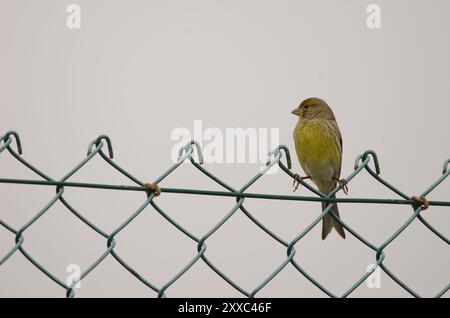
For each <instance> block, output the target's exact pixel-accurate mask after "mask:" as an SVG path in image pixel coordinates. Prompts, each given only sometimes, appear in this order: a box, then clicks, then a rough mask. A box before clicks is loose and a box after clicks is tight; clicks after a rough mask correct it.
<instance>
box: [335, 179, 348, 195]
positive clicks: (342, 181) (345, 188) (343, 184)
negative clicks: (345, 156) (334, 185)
mask: <svg viewBox="0 0 450 318" xmlns="http://www.w3.org/2000/svg"><path fill="white" fill-rule="evenodd" d="M333 180H336V181H337V182H338V183H339V186H340V187H341V188H342V191H344V193H345V194H348V183H347V180H345V179H339V178H337V177H333Z"/></svg>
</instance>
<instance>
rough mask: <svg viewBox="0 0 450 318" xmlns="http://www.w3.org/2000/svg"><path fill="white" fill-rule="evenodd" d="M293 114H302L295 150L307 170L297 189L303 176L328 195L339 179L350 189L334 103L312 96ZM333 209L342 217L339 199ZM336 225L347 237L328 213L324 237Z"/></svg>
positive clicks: (323, 225)
mask: <svg viewBox="0 0 450 318" xmlns="http://www.w3.org/2000/svg"><path fill="white" fill-rule="evenodd" d="M292 114H294V115H296V116H298V117H299V120H298V123H297V125H296V126H295V129H294V141H295V150H296V152H297V157H298V160H299V162H300V165H301V166H302V168H303V170H304V171H305V173H306V177H300V176H299V175H296V176H295V178H294V191H295V190H296V189H297V187H298V185H299V184H300V179H301V180H304V179H311V180H312V181H313V182H314V183H315V184H316V185H317V187H318V189H319V191H320V192H322V193H323V194H325V195H328V194H329V193H330V192H331V191H332V190H333V188H334V187H335V186H336V184H337V183H339V184H340V185H341V187H342V189H343V190H344V192H345V193H347V184H346V181H345V180H340V179H339V178H340V174H341V163H342V137H341V132H340V131H339V127H338V125H337V122H336V118H335V117H334V114H333V111H332V110H331V108H330V106H328V104H327V103H326V102H325V101H324V100H322V99H320V98H308V99H305V100H304V101H303V102H302V103H301V104H300V106H298V107H297V108H296V109H294V110H293V111H292ZM295 183H297V184H296V185H295ZM327 205H328V203H327V202H322V210H324V209H325V208H326V207H327ZM331 211H332V212H333V213H334V214H335V215H336V216H337V217H338V218H339V210H338V207H337V204H336V203H334V204H333V207H332V208H331ZM333 228H335V229H336V231H337V232H338V233H339V235H340V236H341V237H342V238H344V239H345V232H344V229H343V228H342V225H341V224H340V223H339V222H338V221H337V220H335V219H334V218H333V216H332V215H331V214H330V213H328V214H327V215H325V217H324V218H323V220H322V239H323V240H324V239H325V238H326V237H327V235H328V234H329V233H330V232H331V230H332V229H333Z"/></svg>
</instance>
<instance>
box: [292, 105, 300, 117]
mask: <svg viewBox="0 0 450 318" xmlns="http://www.w3.org/2000/svg"><path fill="white" fill-rule="evenodd" d="M291 114H293V115H296V116H300V110H299V109H298V107H297V108H296V109H294V110H293V111H291Z"/></svg>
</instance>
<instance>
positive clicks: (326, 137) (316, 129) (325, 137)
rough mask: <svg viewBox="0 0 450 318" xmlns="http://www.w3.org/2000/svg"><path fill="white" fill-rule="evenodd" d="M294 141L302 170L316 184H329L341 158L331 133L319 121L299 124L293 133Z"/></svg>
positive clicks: (324, 124)
mask: <svg viewBox="0 0 450 318" xmlns="http://www.w3.org/2000/svg"><path fill="white" fill-rule="evenodd" d="M294 139H295V147H296V151H297V155H298V158H299V161H300V164H301V166H302V168H303V170H304V171H305V172H306V173H307V174H308V175H310V176H311V177H312V179H313V181H315V182H316V183H317V182H320V181H328V182H329V180H330V178H332V177H333V176H335V174H336V172H337V171H338V168H339V167H340V157H341V154H340V148H339V145H338V144H337V142H336V137H335V136H333V131H332V130H331V129H330V128H329V127H328V126H327V124H326V123H323V122H321V121H311V122H306V123H301V124H299V125H298V126H297V127H296V129H295V131H294ZM314 179H315V180H314Z"/></svg>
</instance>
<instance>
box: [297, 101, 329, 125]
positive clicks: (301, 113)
mask: <svg viewBox="0 0 450 318" xmlns="http://www.w3.org/2000/svg"><path fill="white" fill-rule="evenodd" d="M291 114H294V115H296V116H298V117H299V118H300V119H302V120H309V119H313V118H319V119H329V120H335V117H334V114H333V111H332V110H331V108H330V106H328V104H327V103H326V102H325V101H324V100H323V99H320V98H316V97H311V98H307V99H305V100H304V101H303V102H301V103H300V105H299V106H298V107H297V108H295V109H294V110H293V111H292V112H291Z"/></svg>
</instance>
